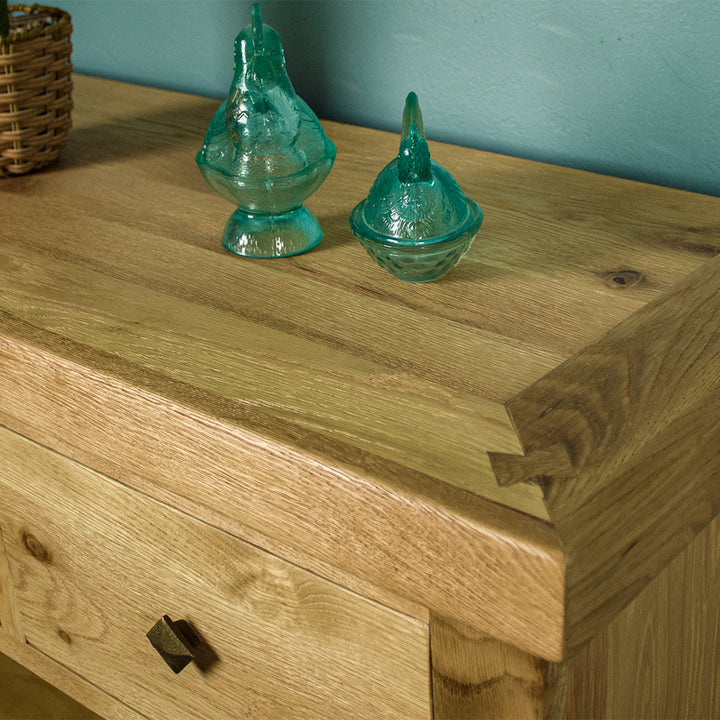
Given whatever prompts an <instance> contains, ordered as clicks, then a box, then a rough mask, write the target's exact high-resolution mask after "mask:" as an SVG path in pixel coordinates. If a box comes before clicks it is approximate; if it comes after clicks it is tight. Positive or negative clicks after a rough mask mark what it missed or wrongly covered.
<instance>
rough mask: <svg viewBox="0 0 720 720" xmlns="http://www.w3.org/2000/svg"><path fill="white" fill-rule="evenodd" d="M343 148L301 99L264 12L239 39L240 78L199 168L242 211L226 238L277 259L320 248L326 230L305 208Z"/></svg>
mask: <svg viewBox="0 0 720 720" xmlns="http://www.w3.org/2000/svg"><path fill="white" fill-rule="evenodd" d="M335 154H336V149H335V145H334V144H333V143H332V141H330V140H329V139H328V138H327V137H326V136H325V132H324V131H323V128H322V126H321V125H320V122H319V120H318V119H317V117H316V115H315V113H314V112H313V111H312V110H311V109H310V108H309V107H308V105H307V103H305V102H304V101H303V100H302V99H301V98H300V97H298V96H297V95H296V94H295V90H294V89H293V86H292V83H291V82H290V78H289V77H288V74H287V71H286V69H285V55H284V53H283V48H282V41H281V40H280V35H279V34H278V33H277V31H276V30H274V29H273V28H271V27H270V26H269V25H265V24H263V21H262V16H261V13H260V7H259V5H258V4H257V3H256V4H254V5H253V6H252V22H251V24H250V25H248V26H247V27H246V28H244V29H243V30H242V31H241V32H240V34H239V35H238V36H237V38H236V39H235V74H234V77H233V81H232V85H231V87H230V92H229V94H228V97H227V99H226V100H225V101H224V102H223V103H222V105H221V106H220V107H219V108H218V110H217V112H216V113H215V115H214V116H213V119H212V120H211V122H210V125H209V127H208V130H207V133H206V134H205V140H204V142H203V146H202V148H201V149H200V151H199V152H198V154H197V157H196V161H197V164H198V167H199V168H200V172H202V174H203V177H204V178H205V180H206V181H207V182H208V184H209V185H210V187H211V188H212V189H213V190H215V192H217V193H219V194H220V195H222V197H224V198H226V199H227V200H229V201H230V202H231V203H233V204H234V205H236V206H237V209H236V210H235V212H234V213H233V214H232V215H231V216H230V219H229V220H228V222H227V224H226V225H225V231H224V233H223V237H222V243H223V245H224V247H225V248H226V249H227V250H229V251H230V252H233V253H235V254H237V255H244V256H247V257H255V258H275V257H285V256H288V255H297V254H298V253H302V252H305V251H306V250H310V249H311V248H313V247H315V245H317V244H318V243H319V242H320V240H321V239H322V230H321V229H320V224H319V223H318V221H317V219H316V218H315V216H314V215H313V214H312V213H311V212H310V210H308V209H307V208H306V207H304V206H303V204H302V203H303V201H304V200H305V199H306V198H308V197H309V196H310V195H312V193H313V192H315V190H317V189H318V188H319V187H320V185H321V184H322V183H323V181H324V180H325V178H326V177H327V176H328V173H329V172H330V169H331V168H332V165H333V162H334V160H335Z"/></svg>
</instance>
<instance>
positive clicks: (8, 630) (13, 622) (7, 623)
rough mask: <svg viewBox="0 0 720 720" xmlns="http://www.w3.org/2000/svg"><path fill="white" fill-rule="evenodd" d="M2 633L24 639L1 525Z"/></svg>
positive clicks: (0, 582) (0, 623) (0, 597)
mask: <svg viewBox="0 0 720 720" xmlns="http://www.w3.org/2000/svg"><path fill="white" fill-rule="evenodd" d="M0 633H5V634H6V635H7V636H8V637H10V638H12V639H14V640H17V641H18V642H23V641H24V636H23V632H22V624H21V621H20V614H19V612H18V607H17V603H16V601H15V583H14V582H13V577H12V574H11V573H10V565H9V563H8V558H7V553H6V552H5V543H4V541H3V535H2V527H1V526H0Z"/></svg>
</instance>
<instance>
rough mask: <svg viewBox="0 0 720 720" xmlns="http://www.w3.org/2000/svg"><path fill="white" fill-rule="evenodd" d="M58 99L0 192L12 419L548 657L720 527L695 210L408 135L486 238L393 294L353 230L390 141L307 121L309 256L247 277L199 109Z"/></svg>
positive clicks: (104, 464) (679, 196) (703, 218)
mask: <svg viewBox="0 0 720 720" xmlns="http://www.w3.org/2000/svg"><path fill="white" fill-rule="evenodd" d="M74 99H75V111H74V131H73V133H72V135H71V137H70V140H69V143H68V145H67V147H66V148H65V149H64V152H63V153H62V155H61V158H60V161H59V163H58V164H57V166H56V167H54V168H53V169H51V170H48V171H46V172H42V173H37V174H32V175H27V176H24V177H21V178H14V179H13V180H12V182H3V183H2V184H0V202H2V207H3V221H4V225H3V230H2V233H1V234H0V394H1V395H2V403H1V404H0V422H1V423H2V424H4V425H5V426H7V427H10V428H13V429H15V430H16V431H18V432H21V433H22V434H23V435H25V436H27V437H29V438H32V439H34V440H36V441H38V442H40V443H42V444H44V445H47V446H49V447H52V448H54V449H56V450H58V451H60V452H62V453H64V454H66V455H68V456H69V457H71V458H74V459H75V460H77V461H79V462H82V463H83V464H86V465H88V466H90V467H93V468H95V469H96V470H98V471H101V472H103V473H106V474H107V475H110V476H112V477H114V478H116V479H118V480H120V481H121V482H122V483H125V484H126V485H128V486H131V487H133V488H136V489H139V490H141V491H143V492H145V493H147V494H148V495H150V496H152V497H155V498H157V499H159V500H162V501H163V502H168V503H170V504H172V505H174V506H175V507H178V508H182V509H183V510H186V511H187V512H189V513H191V514H193V515H194V516H196V517H198V518H200V519H203V520H205V521H207V522H209V523H212V524H213V525H215V526H217V527H219V528H222V529H224V530H228V531H229V532H232V533H234V534H236V535H238V536H239V537H242V538H245V539H247V540H250V541H252V542H253V543H256V544H258V545H260V546H261V547H264V548H266V549H269V550H273V551H277V552H280V553H281V554H282V555H283V556H284V557H286V558H291V559H292V560H293V562H298V563H299V564H301V565H303V566H304V567H306V568H310V569H312V570H313V571H314V572H317V573H319V574H321V575H324V576H325V577H330V578H332V579H333V580H336V581H338V582H342V583H343V584H346V585H348V586H349V587H353V588H354V589H357V590H358V591H360V592H363V593H364V594H367V595H368V596H369V597H373V598H375V599H377V600H378V601H379V602H382V603H386V604H388V605H390V606H392V607H397V608H398V609H402V610H403V611H404V612H408V613H410V614H412V615H413V616H414V617H415V618H416V619H420V620H422V619H423V617H425V618H427V613H428V612H431V613H433V614H434V615H436V616H438V617H445V618H453V620H454V621H458V622H461V623H465V624H467V625H469V626H472V627H473V628H475V629H476V630H477V631H479V632H482V633H486V634H488V635H489V636H492V637H494V638H495V639H497V640H500V641H502V642H504V643H507V644H511V645H515V646H516V647H517V648H519V649H522V650H523V651H524V652H528V653H531V654H535V655H537V656H540V657H543V658H545V659H548V660H560V659H561V658H563V657H564V654H565V651H566V649H568V648H569V649H570V650H572V651H575V650H577V648H579V647H581V646H582V644H583V643H586V642H588V641H589V640H590V639H591V638H592V637H593V636H594V635H596V634H597V633H598V632H600V631H601V630H602V628H603V627H604V625H605V624H606V623H607V622H609V620H610V619H611V618H612V617H613V616H614V614H616V613H617V612H619V611H620V610H621V609H622V607H624V606H625V605H627V604H628V603H629V602H631V601H632V599H633V597H635V595H637V593H638V592H640V591H641V590H642V588H643V587H644V586H645V585H646V584H647V583H648V582H649V581H650V580H651V579H652V577H653V576H654V575H656V574H657V573H659V572H660V571H661V570H662V568H663V567H664V565H665V564H667V562H669V561H670V560H671V559H672V557H673V556H674V555H675V554H677V553H678V552H680V551H681V550H682V549H683V547H684V546H685V545H686V544H687V542H689V541H690V540H691V539H692V537H694V536H695V534H697V532H700V531H701V530H702V529H703V527H705V525H707V523H708V522H710V520H711V519H712V518H713V517H714V515H715V514H716V513H717V509H718V508H717V504H716V498H715V495H714V491H713V490H712V488H711V483H710V482H709V478H711V477H712V476H713V473H715V472H716V454H715V452H714V447H715V446H717V438H716V436H715V435H714V427H715V425H714V424H713V423H712V422H710V420H711V419H712V418H713V417H715V416H716V414H717V407H716V402H717V401H716V400H715V399H714V398H715V397H716V396H717V393H716V392H715V391H716V389H717V383H716V379H717V363H716V359H715V358H716V355H717V336H716V335H714V334H713V330H712V324H711V321H710V318H712V317H714V316H715V317H716V316H717V308H716V298H717V297H718V293H717V284H718V280H717V277H718V269H717V267H716V266H717V264H718V261H714V260H713V258H715V257H716V255H717V254H718V252H719V251H720V242H719V241H718V236H719V235H720V212H719V209H718V200H717V198H710V197H703V196H699V195H694V194H691V193H685V192H681V191H677V190H672V189H668V188H660V187H653V186H648V185H643V184H640V183H633V182H630V181H624V180H618V179H615V178H607V177H602V176H598V175H593V174H591V173H584V172H580V171H576V170H570V169H567V168H559V167H553V166H549V165H545V164H541V163H532V162H528V161H525V160H520V159H516V158H509V157H503V156H498V155H492V154H489V153H484V152H480V151H476V150H468V149H466V148H458V147H453V146H450V145H443V144H438V143H433V142H431V143H430V147H431V152H432V154H433V157H434V159H435V160H436V161H438V162H440V163H441V164H442V165H444V166H445V167H446V168H448V170H450V171H451V172H452V174H453V175H454V176H455V178H456V179H457V180H458V182H459V183H460V185H461V186H462V187H463V189H464V190H465V192H467V193H468V195H470V196H471V197H473V198H474V199H476V200H477V201H478V202H479V203H480V204H481V205H482V206H483V209H484V211H485V221H484V224H483V227H482V230H481V232H480V234H479V235H478V237H477V239H476V241H475V243H474V245H473V246H472V248H471V250H470V251H469V253H468V254H467V255H466V257H465V258H464V259H463V260H462V261H461V263H460V264H459V265H458V266H457V267H456V268H454V269H453V270H452V271H451V272H450V273H448V275H447V276H445V278H444V279H442V280H441V281H438V282H436V283H429V284H425V285H410V284H405V283H402V282H400V281H398V280H396V279H395V278H393V277H391V276H390V275H389V274H387V273H386V272H385V271H383V270H382V269H380V268H379V267H378V266H377V265H375V264H374V263H373V261H372V260H370V258H369V257H368V256H367V255H366V254H365V251H364V250H363V249H362V247H361V246H360V244H359V243H358V242H357V241H356V240H355V239H354V238H353V236H352V234H351V232H350V230H349V226H348V223H347V217H348V215H349V213H350V211H351V210H352V208H353V206H354V205H355V204H356V203H357V202H358V201H359V200H361V199H362V198H363V197H364V196H365V195H366V193H367V191H368V189H369V187H370V185H371V184H372V182H373V180H374V178H375V176H376V175H377V173H378V171H379V170H380V169H381V168H382V167H383V166H384V165H385V164H386V163H387V162H388V161H389V160H390V159H391V158H392V157H393V156H395V154H396V153H397V147H398V136H397V135H396V134H393V133H384V132H379V131H374V130H368V129H363V128H354V127H349V126H345V125H340V124H336V123H326V124H325V127H326V130H327V133H328V135H329V136H330V137H331V138H332V139H333V141H334V142H335V143H336V145H337V147H338V157H337V161H336V164H335V167H334V168H333V171H332V173H331V174H330V176H329V178H328V180H327V182H326V183H325V184H324V185H323V186H322V188H320V190H319V191H318V192H317V193H316V194H315V195H313V196H312V197H311V198H310V199H309V201H308V206H309V207H310V209H311V210H312V211H313V212H314V213H315V214H316V216H317V217H318V218H319V220H320V223H321V225H322V227H323V231H324V239H323V241H322V243H321V244H320V245H319V246H318V248H317V249H316V250H313V251H312V252H310V253H306V254H304V255H299V256H296V257H292V258H284V259H279V260H271V261H251V260H247V259H241V258H237V257H234V256H231V255H230V254H228V253H226V252H225V251H224V250H223V249H222V247H221V245H220V236H221V232H222V227H223V225H224V223H225V220H226V218H227V216H228V215H229V214H230V212H231V210H232V208H231V207H230V206H229V205H228V204H227V203H226V202H225V201H224V200H222V199H221V198H219V197H217V196H216V195H214V194H213V193H212V191H211V190H210V189H209V188H208V187H207V186H206V185H205V184H204V181H203V180H202V177H201V176H200V173H199V172H198V170H197V168H196V166H195V162H194V155H195V152H196V151H197V149H198V148H199V146H200V143H201V141H202V136H203V134H204V131H205V128H206V127H207V124H208V122H209V120H210V118H211V116H212V114H213V113H214V111H215V109H216V107H217V105H218V102H217V101H215V100H208V99H204V98H198V97H192V96H188V95H182V94H178V93H172V92H167V91H161V90H155V89H151V88H143V87H137V86H131V85H126V84H123V83H116V82H112V81H106V80H100V79H96V78H88V77H83V76H77V77H76V78H75V96H74ZM427 112H428V118H427V120H426V125H427V126H428V128H431V126H432V122H431V118H432V109H431V108H428V111H427ZM430 135H432V133H431V132H430ZM713 393H715V394H713ZM513 458H515V460H513ZM538 478H540V482H536V481H535V480H536V479H538ZM678 488H681V490H680V491H678ZM598 548H600V550H599V551H598ZM566 565H567V575H566Z"/></svg>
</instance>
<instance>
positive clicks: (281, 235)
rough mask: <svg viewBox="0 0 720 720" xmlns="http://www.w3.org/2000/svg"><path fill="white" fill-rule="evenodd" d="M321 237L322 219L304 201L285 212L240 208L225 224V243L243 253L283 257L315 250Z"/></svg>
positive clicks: (235, 251)
mask: <svg viewBox="0 0 720 720" xmlns="http://www.w3.org/2000/svg"><path fill="white" fill-rule="evenodd" d="M320 240H322V230H321V229H320V223H319V222H318V221H317V218H316V217H315V216H314V215H313V214H312V213H311V212H310V211H309V210H308V209H307V208H306V207H305V206H304V205H301V206H300V207H299V208H296V209H295V210H289V211H288V212H284V213H249V212H245V211H244V210H241V209H239V208H238V209H237V210H235V212H234V213H233V214H232V215H231V216H230V219H229V220H228V221H227V224H226V225H225V232H223V238H222V244H223V247H224V248H225V249H226V250H229V251H230V252H231V253H234V254H235V255H242V256H243V257H253V258H279V257H288V256H290V255H299V254H300V253H304V252H307V251H308V250H312V248H314V247H315V246H316V245H317V244H318V243H319V242H320Z"/></svg>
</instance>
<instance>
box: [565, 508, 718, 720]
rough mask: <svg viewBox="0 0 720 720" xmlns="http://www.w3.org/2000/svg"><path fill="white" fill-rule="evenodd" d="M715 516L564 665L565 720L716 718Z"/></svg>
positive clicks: (716, 584) (716, 533) (716, 528)
mask: <svg viewBox="0 0 720 720" xmlns="http://www.w3.org/2000/svg"><path fill="white" fill-rule="evenodd" d="M718 638H720V520H719V519H718V518H716V519H715V520H713V522H712V523H711V524H710V525H708V527H706V528H705V530H703V531H702V532H701V533H700V534H699V535H698V536H697V537H696V538H695V540H693V541H692V542H691V543H690V544H689V545H688V547H687V548H686V549H685V550H684V551H683V552H682V553H681V554H680V555H679V556H677V557H676V558H675V559H674V560H673V561H672V562H671V563H670V564H669V565H668V566H667V567H666V568H665V570H664V571H663V572H662V573H661V574H660V575H658V577H656V578H655V579H654V580H653V581H652V583H650V584H649V585H648V586H647V587H646V588H645V589H644V590H643V592H642V593H640V594H639V595H638V596H637V597H636V598H635V599H634V600H633V602H632V603H631V604H630V605H629V606H628V607H626V608H625V609H624V610H622V612H620V613H619V614H618V615H617V616H616V617H615V618H614V619H613V620H612V621H611V622H610V623H609V625H608V626H607V627H606V628H605V629H604V630H603V631H602V632H601V633H600V634H598V635H597V636H596V637H595V638H593V640H592V641H591V642H590V643H589V644H587V645H586V646H584V647H583V648H582V649H581V650H580V651H579V652H578V653H577V654H576V655H575V656H574V657H573V658H572V659H571V660H570V661H569V663H568V691H569V692H568V706H567V717H568V718H589V717H592V718H608V719H611V718H665V719H667V720H677V718H686V719H690V718H696V719H697V720H700V719H703V718H704V719H705V720H707V719H708V718H718V717H720V643H718Z"/></svg>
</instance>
